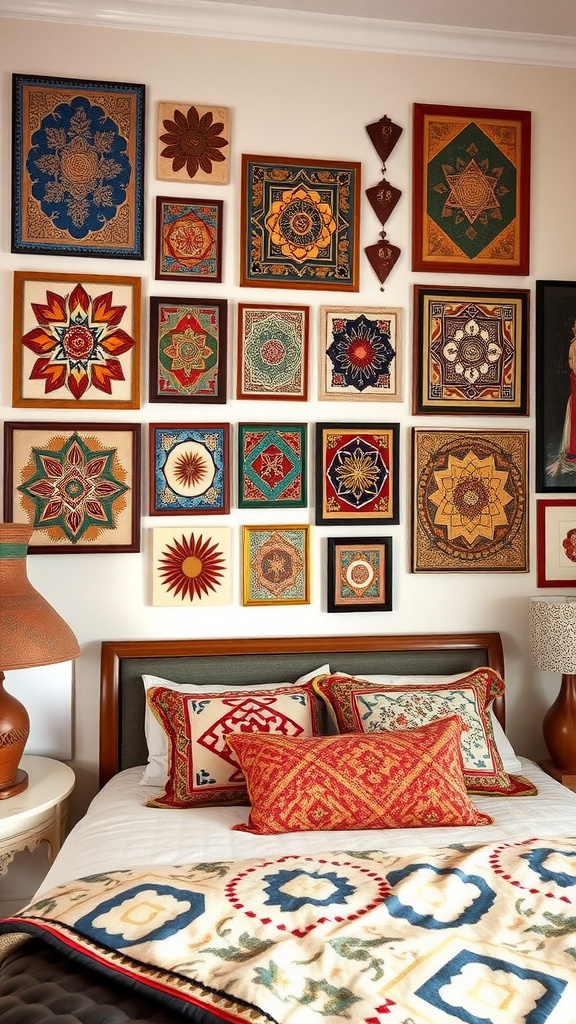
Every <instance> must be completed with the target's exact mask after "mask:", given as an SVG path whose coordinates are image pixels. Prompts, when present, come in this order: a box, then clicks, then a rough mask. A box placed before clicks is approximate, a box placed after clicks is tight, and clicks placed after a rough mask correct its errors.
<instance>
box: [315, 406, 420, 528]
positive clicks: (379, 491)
mask: <svg viewBox="0 0 576 1024" xmlns="http://www.w3.org/2000/svg"><path fill="white" fill-rule="evenodd" d="M399 445H400V427H399V424H398V423H364V424H361V423H317V424H316V523H324V524H328V523H337V524H340V523H346V524H350V525H355V526H360V525H364V524H367V523H390V524H392V523H399V522H400V508H399V465H400V454H399Z"/></svg>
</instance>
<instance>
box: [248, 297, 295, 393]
mask: <svg viewBox="0 0 576 1024" xmlns="http://www.w3.org/2000/svg"><path fill="white" fill-rule="evenodd" d="M308 323H309V307H308V306H278V305H266V304H264V303H249V302H239V303H238V348H237V358H236V364H237V365H236V371H237V372H236V379H237V385H236V386H237V397H238V398H258V399H265V400H268V401H272V400H274V399H281V400H283V401H292V402H305V401H306V399H307V397H308Z"/></svg>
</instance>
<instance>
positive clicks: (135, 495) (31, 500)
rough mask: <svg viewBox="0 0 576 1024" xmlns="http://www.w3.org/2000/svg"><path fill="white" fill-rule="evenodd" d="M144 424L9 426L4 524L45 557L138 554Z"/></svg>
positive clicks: (8, 424) (7, 427) (34, 424)
mask: <svg viewBox="0 0 576 1024" xmlns="http://www.w3.org/2000/svg"><path fill="white" fill-rule="evenodd" d="M140 433H141V427H140V424H128V423H126V424H120V423H83V424H82V426H81V427H80V426H78V427H74V426H71V425H70V424H69V423H36V422H34V423H5V424H4V452H5V455H4V519H5V520H6V522H17V523H28V524H29V525H30V526H32V527H33V528H34V532H33V534H32V537H31V540H30V552H31V553H33V554H34V553H35V554H42V555H53V554H66V553H67V554H75V553H79V554H87V553H88V552H92V551H94V552H96V553H103V552H115V551H116V552H119V553H120V552H127V551H139V550H140Z"/></svg>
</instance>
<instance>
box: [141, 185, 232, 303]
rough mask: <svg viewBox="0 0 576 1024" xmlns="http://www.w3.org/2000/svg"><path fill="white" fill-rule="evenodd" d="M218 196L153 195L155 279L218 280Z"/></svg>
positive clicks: (220, 219)
mask: <svg viewBox="0 0 576 1024" xmlns="http://www.w3.org/2000/svg"><path fill="white" fill-rule="evenodd" d="M223 211H224V203H223V202H222V200H221V199H177V198H175V197H174V196H156V254H155V264H154V266H155V271H154V276H155V277H156V280H157V281H188V282H191V283H194V282H196V281H199V282H200V283H202V282H205V281H206V282H210V281H221V280H222V223H223Z"/></svg>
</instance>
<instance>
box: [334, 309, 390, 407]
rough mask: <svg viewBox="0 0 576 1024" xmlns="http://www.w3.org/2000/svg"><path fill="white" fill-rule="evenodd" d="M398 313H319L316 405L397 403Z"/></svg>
mask: <svg viewBox="0 0 576 1024" xmlns="http://www.w3.org/2000/svg"><path fill="white" fill-rule="evenodd" d="M401 327H402V310H401V309H396V308H394V309H384V308H381V307H377V306H367V307H363V308H360V307H358V308H353V307H349V306H321V307H320V346H319V350H320V373H319V388H318V397H319V398H320V399H323V400H325V399H334V400H336V401H339V400H342V399H344V400H349V399H352V400H354V399H360V400H362V401H368V402H370V401H372V402H399V401H401V399H402V393H401V386H402V384H401V365H402V363H401V359H402V353H401Z"/></svg>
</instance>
